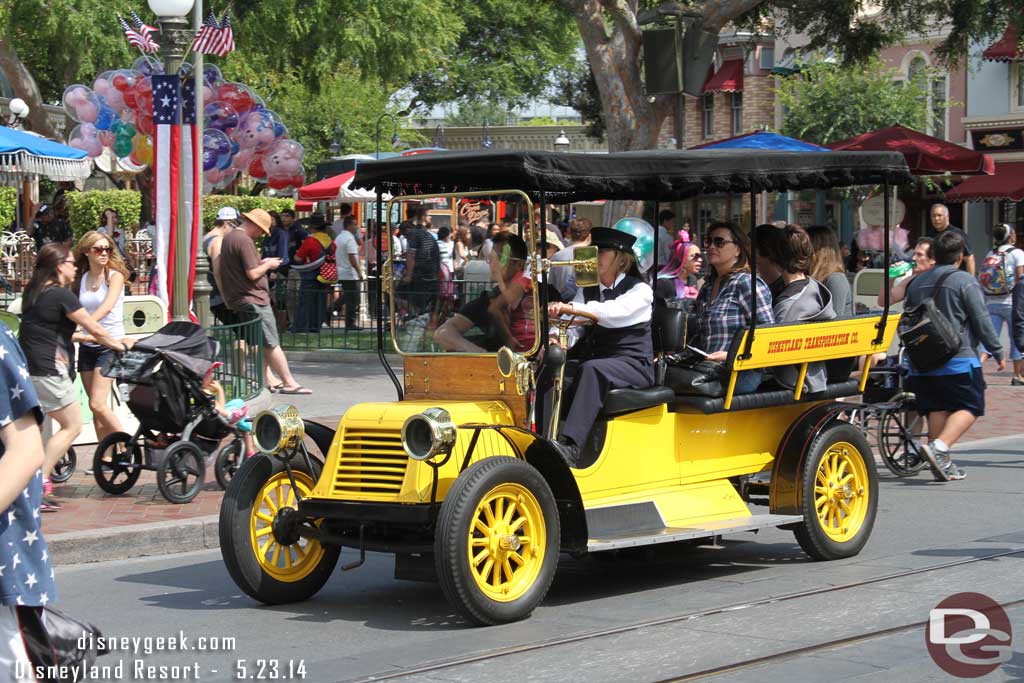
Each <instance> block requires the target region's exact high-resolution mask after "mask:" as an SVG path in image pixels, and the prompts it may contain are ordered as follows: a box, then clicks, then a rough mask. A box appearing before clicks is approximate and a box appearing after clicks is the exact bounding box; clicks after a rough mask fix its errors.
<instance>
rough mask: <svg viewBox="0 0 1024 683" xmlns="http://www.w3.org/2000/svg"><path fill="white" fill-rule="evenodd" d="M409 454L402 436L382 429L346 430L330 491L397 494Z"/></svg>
mask: <svg viewBox="0 0 1024 683" xmlns="http://www.w3.org/2000/svg"><path fill="white" fill-rule="evenodd" d="M408 463H409V456H408V455H406V453H405V451H404V450H403V449H402V435H401V433H400V432H398V431H393V430H386V429H346V430H345V436H344V438H343V439H342V442H341V454H340V455H339V456H338V468H337V471H336V472H335V473H334V489H333V493H335V494H338V495H342V494H346V493H348V494H351V493H364V494H365V493H374V494H398V493H400V492H401V490H402V481H403V480H404V479H405V468H406V465H408Z"/></svg>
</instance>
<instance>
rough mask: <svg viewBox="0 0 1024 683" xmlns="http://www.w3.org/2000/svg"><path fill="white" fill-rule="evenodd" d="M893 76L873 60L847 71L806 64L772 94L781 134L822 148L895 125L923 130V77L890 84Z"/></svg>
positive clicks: (925, 106)
mask: <svg viewBox="0 0 1024 683" xmlns="http://www.w3.org/2000/svg"><path fill="white" fill-rule="evenodd" d="M897 74H898V72H897V71H896V70H895V69H890V68H887V67H886V66H885V64H884V63H883V62H882V61H881V60H880V59H878V58H877V57H873V58H870V59H868V60H867V61H864V62H860V63H857V64H847V65H835V64H830V63H828V62H825V61H814V60H811V62H810V64H809V65H808V66H806V67H804V68H802V69H801V70H800V71H799V72H798V73H797V74H794V75H792V76H789V77H786V78H783V79H782V80H781V81H780V83H779V88H778V89H777V90H776V91H775V93H776V95H777V96H778V98H779V102H780V103H781V104H782V106H783V107H784V109H785V111H786V116H785V119H784V120H783V124H782V133H783V134H784V135H790V136H792V137H795V138H799V139H801V140H807V141H808V142H815V143H817V144H819V145H827V144H828V143H830V142H835V141H836V140H844V139H846V138H850V137H853V136H855V135H860V134H861V133H866V132H868V131H872V130H877V129H879V128H884V127H887V126H891V125H894V124H897V123H899V124H902V125H904V126H907V127H908V128H914V129H916V130H925V129H926V128H927V125H928V90H927V83H928V79H927V74H921V75H920V76H919V77H918V78H917V79H916V80H914V81H908V82H896V80H895V79H894V77H895V76H896V75H897Z"/></svg>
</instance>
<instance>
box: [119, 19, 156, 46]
mask: <svg viewBox="0 0 1024 683" xmlns="http://www.w3.org/2000/svg"><path fill="white" fill-rule="evenodd" d="M117 22H118V23H119V24H121V29H122V30H123V31H124V37H125V38H127V39H128V42H129V43H130V44H131V45H134V46H135V47H137V48H139V49H140V50H142V51H143V52H156V51H157V50H159V49H160V46H159V45H157V44H156V42H155V41H154V40H153V39H152V38H151V37H150V36H148V35H145V36H144V35H142V34H141V33H139V32H138V31H137V30H135V29H133V28H132V27H131V26H129V25H128V22H127V21H125V20H124V17H122V16H121V15H118V16H117Z"/></svg>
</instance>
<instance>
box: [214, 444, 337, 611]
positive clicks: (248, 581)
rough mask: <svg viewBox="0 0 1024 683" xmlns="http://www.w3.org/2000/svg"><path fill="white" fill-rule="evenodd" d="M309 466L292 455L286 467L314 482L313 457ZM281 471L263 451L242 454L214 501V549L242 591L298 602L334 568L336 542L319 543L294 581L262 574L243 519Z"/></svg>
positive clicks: (267, 601) (280, 464) (246, 520)
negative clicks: (311, 562)
mask: <svg viewBox="0 0 1024 683" xmlns="http://www.w3.org/2000/svg"><path fill="white" fill-rule="evenodd" d="M313 463H314V464H313V467H314V470H315V471H313V472H310V471H309V469H308V468H307V467H306V465H305V463H304V462H302V461H301V460H300V459H298V458H296V459H294V460H293V461H292V463H291V465H292V472H293V474H295V475H297V474H299V473H304V474H306V475H308V476H309V477H310V479H311V480H312V481H313V482H314V483H315V482H316V479H317V477H318V476H319V474H320V466H319V463H317V462H316V461H313ZM282 472H285V466H284V463H283V462H281V460H279V459H278V458H274V457H271V456H267V455H254V456H253V457H251V458H246V459H245V460H244V461H243V463H242V466H241V467H240V468H238V472H236V473H235V476H234V477H232V479H231V483H230V484H228V488H227V491H226V492H225V494H224V500H223V501H222V502H221V506H220V521H219V535H220V553H221V557H222V558H223V559H224V566H225V567H226V568H227V570H228V574H229V575H230V576H231V578H232V580H233V581H234V582H235V584H236V585H237V586H238V587H239V588H241V589H242V591H244V592H245V594H246V595H248V596H250V597H252V598H254V599H256V600H258V601H260V602H262V603H264V604H267V605H283V604H286V603H291V602H301V601H302V600H306V599H308V598H310V597H312V596H313V595H315V594H316V592H317V591H319V590H320V589H321V588H323V585H324V584H325V583H327V580H328V579H329V578H330V577H331V574H332V573H333V572H334V567H335V566H336V565H337V564H338V556H339V555H340V554H341V548H340V547H339V546H323V556H322V557H321V558H320V561H319V563H318V564H317V565H316V567H315V568H314V569H312V571H310V572H309V573H308V574H306V575H305V576H304V577H302V578H300V579H299V580H297V581H281V580H279V579H277V578H275V577H273V576H271V575H270V574H268V573H267V572H266V571H265V570H264V569H263V568H262V567H261V566H260V564H259V561H258V560H257V558H256V556H255V554H254V552H253V548H252V545H251V542H250V529H249V524H250V521H251V518H252V514H253V507H254V505H255V503H256V498H257V496H258V495H259V493H260V491H261V490H262V488H263V486H264V484H266V483H267V482H268V481H270V479H271V478H272V477H274V476H275V475H277V474H280V473H282Z"/></svg>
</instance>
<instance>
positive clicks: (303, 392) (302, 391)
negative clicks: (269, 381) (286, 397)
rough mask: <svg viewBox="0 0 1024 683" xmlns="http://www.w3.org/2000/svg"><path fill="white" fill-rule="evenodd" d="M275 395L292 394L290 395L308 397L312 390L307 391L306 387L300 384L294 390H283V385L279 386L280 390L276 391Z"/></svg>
mask: <svg viewBox="0 0 1024 683" xmlns="http://www.w3.org/2000/svg"><path fill="white" fill-rule="evenodd" d="M277 393H279V394H292V395H298V396H309V395H310V394H312V393H313V390H312V389H307V388H306V387H304V386H302V385H301V384H300V385H298V386H297V387H295V388H294V389H285V388H284V385H281V388H280V389H278V390H277Z"/></svg>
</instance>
